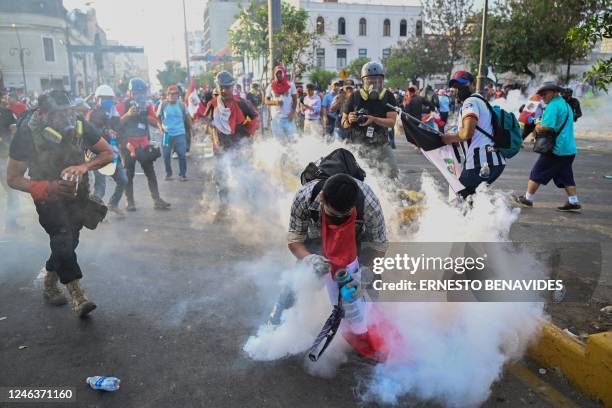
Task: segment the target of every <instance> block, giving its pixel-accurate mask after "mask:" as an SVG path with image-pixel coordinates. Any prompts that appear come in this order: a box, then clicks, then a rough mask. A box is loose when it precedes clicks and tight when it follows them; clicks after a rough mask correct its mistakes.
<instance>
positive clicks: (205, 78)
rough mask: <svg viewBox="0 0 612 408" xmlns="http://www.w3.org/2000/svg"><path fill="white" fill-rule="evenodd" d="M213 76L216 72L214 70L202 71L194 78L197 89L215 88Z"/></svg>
mask: <svg viewBox="0 0 612 408" xmlns="http://www.w3.org/2000/svg"><path fill="white" fill-rule="evenodd" d="M215 75H217V72H216V71H214V70H211V71H204V72H202V73H201V74H200V75H198V76H197V78H196V83H197V85H198V87H204V86H207V87H208V88H214V86H215Z"/></svg>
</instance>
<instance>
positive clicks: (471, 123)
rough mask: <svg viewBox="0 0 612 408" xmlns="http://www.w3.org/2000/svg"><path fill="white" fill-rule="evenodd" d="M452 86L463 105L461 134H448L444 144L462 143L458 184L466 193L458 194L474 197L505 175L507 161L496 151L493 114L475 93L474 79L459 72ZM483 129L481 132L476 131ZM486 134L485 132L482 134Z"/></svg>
mask: <svg viewBox="0 0 612 408" xmlns="http://www.w3.org/2000/svg"><path fill="white" fill-rule="evenodd" d="M449 86H451V87H453V88H455V89H457V98H458V100H459V102H461V103H462V106H461V110H460V118H461V119H460V120H459V121H458V133H446V134H445V135H444V138H443V139H444V143H446V144H451V143H460V144H461V148H462V150H463V151H464V153H465V154H464V155H465V160H464V162H463V169H462V171H461V176H460V177H459V181H460V182H461V184H463V185H464V186H465V189H463V190H461V191H459V192H458V194H459V195H460V196H462V197H463V198H467V197H468V196H470V195H472V194H474V193H475V192H476V188H477V187H478V186H479V185H480V184H481V183H487V184H491V183H493V182H494V181H495V180H497V178H498V177H499V176H500V175H501V174H502V172H503V171H504V168H505V165H506V161H505V160H504V158H503V156H502V155H501V153H500V152H499V150H498V149H497V147H495V144H494V142H493V140H492V139H491V138H490V137H489V136H487V135H486V134H485V133H484V132H486V133H487V134H489V135H493V123H492V121H491V119H492V118H491V112H490V111H489V108H488V107H487V104H486V102H485V100H484V98H483V96H482V95H480V94H478V93H476V84H475V81H474V77H473V76H472V74H470V73H469V72H467V71H456V72H455V73H454V74H453V76H452V77H451V80H450V82H449ZM477 127H478V128H480V129H482V130H479V129H477ZM483 131H484V132H483Z"/></svg>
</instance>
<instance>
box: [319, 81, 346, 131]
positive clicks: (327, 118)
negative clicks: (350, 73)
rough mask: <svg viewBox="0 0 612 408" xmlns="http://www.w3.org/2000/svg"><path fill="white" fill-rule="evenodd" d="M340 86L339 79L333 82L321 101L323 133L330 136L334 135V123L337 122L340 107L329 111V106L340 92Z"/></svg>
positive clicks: (341, 82)
mask: <svg viewBox="0 0 612 408" xmlns="http://www.w3.org/2000/svg"><path fill="white" fill-rule="evenodd" d="M342 84H343V81H342V80H341V79H336V80H334V81H333V82H332V84H331V88H330V90H329V91H328V92H326V93H325V95H324V96H323V100H322V101H321V117H322V118H323V125H324V127H325V133H326V134H327V135H330V136H331V135H333V134H334V129H335V128H336V122H339V119H338V118H339V114H340V113H341V112H340V109H341V107H336V109H335V110H334V109H331V105H332V103H333V102H334V99H335V98H336V96H337V95H338V93H339V92H340V91H341V90H342Z"/></svg>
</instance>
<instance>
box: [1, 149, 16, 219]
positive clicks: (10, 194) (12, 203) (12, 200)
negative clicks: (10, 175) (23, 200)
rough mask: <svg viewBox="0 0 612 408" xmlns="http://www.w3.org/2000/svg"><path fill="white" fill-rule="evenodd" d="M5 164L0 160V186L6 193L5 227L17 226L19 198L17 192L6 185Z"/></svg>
mask: <svg viewBox="0 0 612 408" xmlns="http://www.w3.org/2000/svg"><path fill="white" fill-rule="evenodd" d="M5 170H6V162H5V161H4V160H1V159H0V185H1V186H2V188H3V189H4V191H5V192H6V215H5V225H6V226H7V227H16V226H17V212H18V210H19V196H18V195H17V192H16V191H15V190H13V189H12V188H11V187H9V185H8V184H7V183H6V174H5V173H6V172H5Z"/></svg>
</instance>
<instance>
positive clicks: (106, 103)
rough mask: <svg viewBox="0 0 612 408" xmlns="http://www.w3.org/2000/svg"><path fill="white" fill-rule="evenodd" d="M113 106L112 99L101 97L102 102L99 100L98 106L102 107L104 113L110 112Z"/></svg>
mask: <svg viewBox="0 0 612 408" xmlns="http://www.w3.org/2000/svg"><path fill="white" fill-rule="evenodd" d="M113 106H114V102H113V100H112V99H103V100H102V102H100V108H102V110H103V111H104V112H105V113H110V111H111V110H112V109H113Z"/></svg>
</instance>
